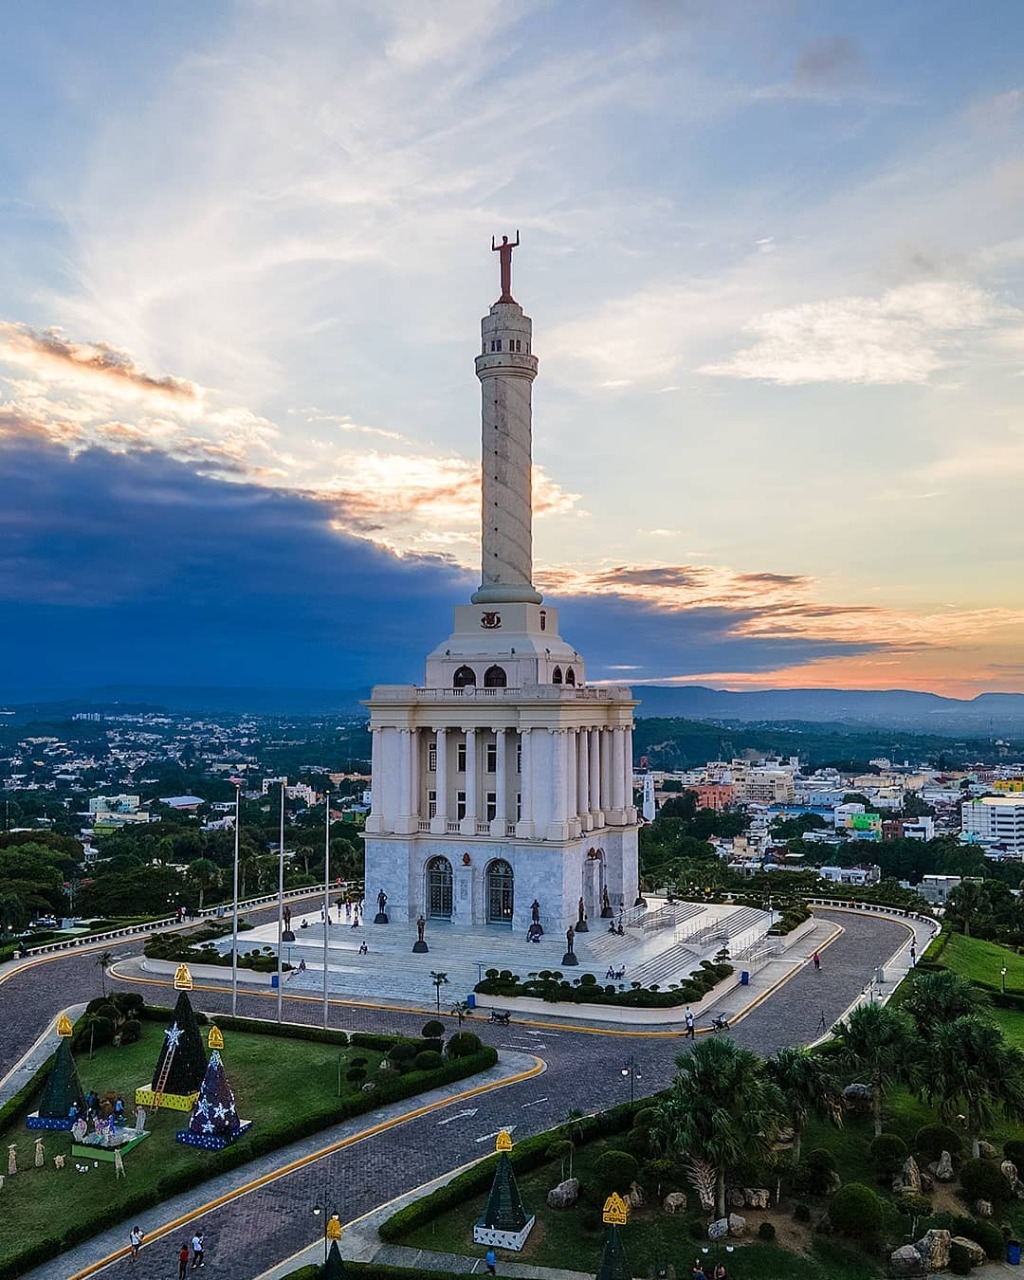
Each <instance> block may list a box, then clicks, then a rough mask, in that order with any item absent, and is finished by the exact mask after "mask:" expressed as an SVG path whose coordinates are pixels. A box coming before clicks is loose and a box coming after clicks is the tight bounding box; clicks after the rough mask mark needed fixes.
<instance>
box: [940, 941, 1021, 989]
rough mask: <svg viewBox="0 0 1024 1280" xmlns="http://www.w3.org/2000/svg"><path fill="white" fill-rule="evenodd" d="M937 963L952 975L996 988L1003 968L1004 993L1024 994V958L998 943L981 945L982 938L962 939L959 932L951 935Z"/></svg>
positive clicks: (982, 942)
mask: <svg viewBox="0 0 1024 1280" xmlns="http://www.w3.org/2000/svg"><path fill="white" fill-rule="evenodd" d="M940 963H941V964H942V965H943V966H944V967H945V968H946V969H952V970H953V972H954V973H959V974H962V975H963V976H964V977H965V978H970V980H971V981H972V982H982V983H985V984H986V985H987V986H989V987H996V988H998V987H999V985H1000V983H1001V981H1002V977H1001V970H1002V968H1003V965H1005V966H1006V989H1007V991H1024V956H1019V955H1018V954H1017V952H1016V951H1014V950H1013V949H1012V948H1010V947H1001V946H1000V945H999V944H998V943H997V942H984V941H982V939H981V938H965V937H964V935H963V934H962V933H954V934H951V935H950V938H949V941H948V942H947V943H946V947H945V950H944V951H943V953H942V959H941V961H940Z"/></svg>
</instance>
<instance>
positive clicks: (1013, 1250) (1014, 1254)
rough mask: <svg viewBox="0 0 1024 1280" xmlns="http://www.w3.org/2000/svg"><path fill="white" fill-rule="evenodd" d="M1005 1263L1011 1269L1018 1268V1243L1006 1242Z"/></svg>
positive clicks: (1015, 1241) (1016, 1241) (1013, 1241)
mask: <svg viewBox="0 0 1024 1280" xmlns="http://www.w3.org/2000/svg"><path fill="white" fill-rule="evenodd" d="M1006 1261H1007V1262H1008V1263H1009V1264H1010V1266H1011V1267H1019V1266H1020V1241H1019V1240H1007V1242H1006Z"/></svg>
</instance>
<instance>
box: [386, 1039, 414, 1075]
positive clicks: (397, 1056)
mask: <svg viewBox="0 0 1024 1280" xmlns="http://www.w3.org/2000/svg"><path fill="white" fill-rule="evenodd" d="M415 1057H416V1046H415V1045H412V1044H408V1043H407V1042H402V1043H399V1044H393V1045H392V1046H391V1048H390V1049H389V1050H388V1059H389V1061H391V1062H393V1063H394V1064H395V1065H396V1066H397V1067H398V1069H399V1070H400V1071H401V1070H404V1069H405V1068H406V1067H408V1065H409V1063H410V1062H412V1060H413V1058H415Z"/></svg>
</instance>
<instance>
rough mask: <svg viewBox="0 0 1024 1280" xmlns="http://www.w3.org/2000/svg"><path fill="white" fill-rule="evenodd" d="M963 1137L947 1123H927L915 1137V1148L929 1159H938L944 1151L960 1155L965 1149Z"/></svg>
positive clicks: (952, 1154)
mask: <svg viewBox="0 0 1024 1280" xmlns="http://www.w3.org/2000/svg"><path fill="white" fill-rule="evenodd" d="M963 1145H964V1144H963V1139H962V1138H961V1137H960V1135H959V1134H958V1133H957V1131H956V1130H955V1129H951V1128H950V1127H949V1125H946V1124H926V1125H924V1126H923V1128H920V1129H918V1131H917V1135H916V1136H915V1138H914V1150H915V1151H919V1152H920V1153H921V1155H923V1156H925V1157H926V1158H927V1159H929V1160H938V1158H939V1156H941V1155H942V1153H943V1151H948V1152H949V1154H950V1155H951V1156H958V1155H959V1154H960V1152H961V1151H962V1150H963Z"/></svg>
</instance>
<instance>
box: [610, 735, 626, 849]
mask: <svg viewBox="0 0 1024 1280" xmlns="http://www.w3.org/2000/svg"><path fill="white" fill-rule="evenodd" d="M611 747H612V750H611V756H612V779H611V781H612V821H613V822H615V823H616V825H619V824H621V823H622V820H623V812H622V811H623V810H624V809H625V807H626V765H625V759H626V753H625V733H624V731H623V730H622V729H613V730H612V742H611Z"/></svg>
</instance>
